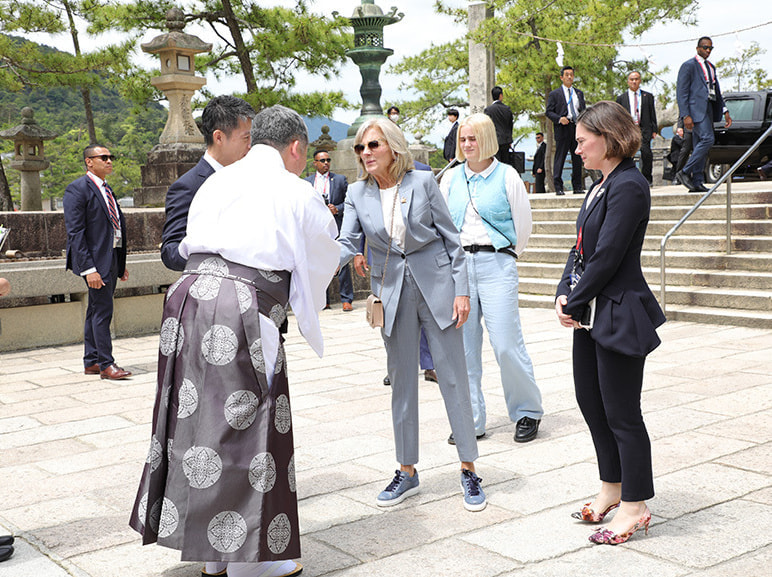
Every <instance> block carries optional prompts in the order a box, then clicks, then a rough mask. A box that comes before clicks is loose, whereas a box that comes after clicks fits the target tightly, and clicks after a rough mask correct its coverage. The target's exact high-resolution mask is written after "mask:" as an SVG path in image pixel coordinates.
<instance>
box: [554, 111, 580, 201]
mask: <svg viewBox="0 0 772 577" xmlns="http://www.w3.org/2000/svg"><path fill="white" fill-rule="evenodd" d="M575 150H576V124H574V123H573V122H569V123H568V124H566V125H563V124H556V125H555V164H554V166H553V169H552V181H553V183H554V184H555V192H557V191H559V190H563V165H564V164H565V163H566V154H568V153H570V154H571V186H572V187H573V189H574V192H577V191H580V190H584V183H583V182H582V157H581V156H579V155H578V154H576V152H575Z"/></svg>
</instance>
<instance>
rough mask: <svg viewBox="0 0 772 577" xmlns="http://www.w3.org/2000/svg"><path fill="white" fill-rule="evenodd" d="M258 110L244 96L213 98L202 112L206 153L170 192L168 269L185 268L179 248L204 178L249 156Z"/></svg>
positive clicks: (165, 244)
mask: <svg viewBox="0 0 772 577" xmlns="http://www.w3.org/2000/svg"><path fill="white" fill-rule="evenodd" d="M254 117H255V111H254V109H253V108H252V107H251V106H250V105H249V104H248V103H247V102H245V101H244V100H242V99H241V98H236V97H235V96H227V95H225V96H217V97H215V98H212V100H210V101H209V103H208V104H207V105H206V107H205V108H204V112H203V114H202V115H201V131H202V132H203V133H204V142H205V143H206V152H205V153H204V156H202V157H201V160H199V161H198V164H196V166H194V167H193V168H191V169H190V170H189V171H188V172H186V173H185V174H183V175H182V176H181V177H180V178H179V179H177V181H176V182H175V183H174V184H172V185H171V186H170V187H169V190H168V192H167V193H166V219H165V220H164V228H163V233H162V235H161V260H162V261H163V263H164V264H165V265H166V267H167V268H170V269H172V270H178V271H181V270H185V259H184V258H182V257H181V256H180V253H179V252H178V251H177V247H178V246H179V244H180V242H181V241H182V239H183V238H185V229H186V228H187V226H188V210H189V209H190V203H191V202H193V197H194V196H195V195H196V192H198V189H199V188H201V185H202V184H204V181H205V180H206V179H207V178H209V177H210V176H211V175H213V174H214V173H215V171H217V170H219V169H220V168H222V167H223V166H228V165H229V164H233V163H234V162H236V161H237V160H240V159H242V158H244V156H246V154H247V152H249V149H250V147H251V144H252V139H251V136H250V134H249V131H250V130H251V129H252V119H253V118H254Z"/></svg>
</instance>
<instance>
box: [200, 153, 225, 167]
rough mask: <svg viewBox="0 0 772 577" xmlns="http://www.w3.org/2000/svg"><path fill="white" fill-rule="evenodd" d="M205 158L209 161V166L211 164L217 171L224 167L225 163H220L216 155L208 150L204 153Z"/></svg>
mask: <svg viewBox="0 0 772 577" xmlns="http://www.w3.org/2000/svg"><path fill="white" fill-rule="evenodd" d="M204 160H206V161H207V162H208V163H209V166H211V167H212V168H213V169H214V171H215V172H217V171H218V170H220V169H221V168H223V165H222V164H220V163H219V162H218V161H217V160H215V158H214V156H212V155H211V154H209V151H208V150H207V151H206V152H205V153H204Z"/></svg>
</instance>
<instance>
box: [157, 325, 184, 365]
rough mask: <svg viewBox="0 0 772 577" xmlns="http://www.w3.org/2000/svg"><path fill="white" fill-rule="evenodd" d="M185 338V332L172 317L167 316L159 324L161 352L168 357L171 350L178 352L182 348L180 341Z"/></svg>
mask: <svg viewBox="0 0 772 577" xmlns="http://www.w3.org/2000/svg"><path fill="white" fill-rule="evenodd" d="M184 340H185V333H184V332H183V330H182V325H180V323H178V322H177V319H175V318H174V317H169V318H167V319H166V320H165V321H164V322H163V324H162V325H161V343H160V349H161V354H162V355H163V356H165V357H168V356H169V355H171V354H172V353H173V352H175V351H176V352H177V353H179V352H180V351H181V350H182V343H183V341H184Z"/></svg>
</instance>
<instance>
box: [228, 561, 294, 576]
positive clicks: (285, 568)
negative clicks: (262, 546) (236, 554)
mask: <svg viewBox="0 0 772 577" xmlns="http://www.w3.org/2000/svg"><path fill="white" fill-rule="evenodd" d="M296 566H297V563H295V562H294V561H292V560H287V561H261V562H260V563H228V577H280V576H281V575H286V574H287V573H290V572H292V571H293V570H294V569H295V567H296Z"/></svg>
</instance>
